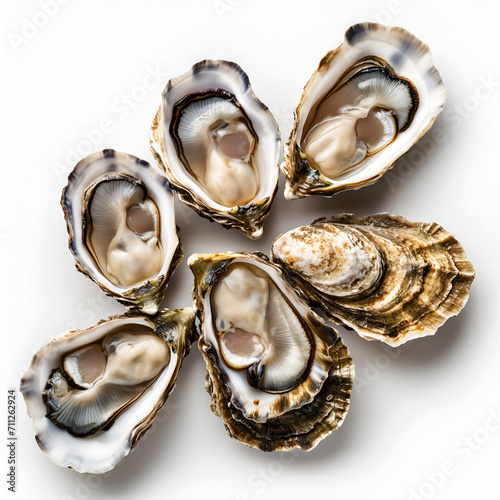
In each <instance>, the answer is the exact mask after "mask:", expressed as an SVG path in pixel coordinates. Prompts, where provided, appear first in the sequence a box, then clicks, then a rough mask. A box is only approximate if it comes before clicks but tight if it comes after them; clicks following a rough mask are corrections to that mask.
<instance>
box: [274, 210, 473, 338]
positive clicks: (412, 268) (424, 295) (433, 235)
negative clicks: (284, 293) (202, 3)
mask: <svg viewBox="0 0 500 500" xmlns="http://www.w3.org/2000/svg"><path fill="white" fill-rule="evenodd" d="M271 255H272V259H273V261H274V262H276V263H277V264H279V265H280V266H282V267H283V268H284V269H285V270H286V273H287V274H288V277H289V278H290V279H291V280H292V281H293V282H295V283H296V284H297V286H299V287H300V288H301V290H302V291H303V293H305V295H306V296H307V297H308V298H309V299H310V300H311V301H312V302H314V303H319V304H320V305H321V307H322V308H323V309H324V310H325V312H326V314H327V315H328V316H329V318H330V319H332V320H333V321H335V322H337V323H339V324H343V325H344V326H347V327H348V328H352V329H354V330H356V332H358V333H359V335H361V336H362V337H364V338H366V339H368V340H373V339H377V340H381V341H382V342H385V343H387V344H389V345H391V346H398V345H400V344H403V343H405V342H407V341H408V340H411V339H414V338H419V337H424V336H426V335H433V334H434V333H435V332H436V330H437V329H438V328H439V327H440V326H441V325H442V324H443V323H444V322H445V321H446V320H447V319H448V318H449V317H450V316H454V315H456V314H458V313H459V312H460V311H461V309H462V308H463V307H464V305H465V303H466V302H467V299H468V297H469V287H470V285H471V283H472V281H473V279H474V269H473V267H472V265H471V263H470V262H469V261H468V260H467V257H466V255H465V252H464V250H463V248H462V246H461V245H460V243H459V242H458V241H457V240H456V239H455V238H454V237H453V236H452V235H451V234H450V233H448V232H447V231H445V230H444V229H443V228H442V227H441V226H439V225H438V224H436V223H424V222H416V223H413V222H410V221H408V220H406V219H405V218H403V217H401V216H399V215H391V214H379V215H373V216H369V217H363V218H357V217H355V216H354V215H351V214H342V215H336V216H333V217H329V218H321V219H318V220H316V221H314V222H313V223H312V224H311V225H309V226H303V227H299V228H296V229H292V230H290V231H288V232H286V233H283V234H281V235H280V236H279V237H278V238H276V239H275V240H274V242H273V245H272V250H271Z"/></svg>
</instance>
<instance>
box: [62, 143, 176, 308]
mask: <svg viewBox="0 0 500 500" xmlns="http://www.w3.org/2000/svg"><path fill="white" fill-rule="evenodd" d="M122 186H125V188H122ZM61 205H62V208H63V211H64V217H65V219H66V226H67V229H68V235H69V249H70V250H71V253H72V254H73V256H74V257H75V260H76V268H77V269H78V270H79V271H80V272H82V273H83V274H85V275H87V276H88V277H89V278H91V279H92V280H93V281H95V282H96V283H97V284H98V285H99V286H100V287H101V288H102V289H103V290H104V292H105V293H106V294H108V295H111V296H113V297H115V298H116V299H117V300H118V301H119V302H121V303H122V304H124V305H125V306H127V307H132V308H134V309H135V308H137V309H140V310H141V311H142V312H145V313H147V314H154V313H155V312H156V311H157V310H158V304H159V303H160V301H161V299H162V298H163V294H164V291H165V288H166V286H167V282H168V280H169V278H170V275H171V274H172V272H173V271H174V270H175V268H176V267H177V265H178V264H179V262H180V261H181V260H182V257H183V253H182V249H181V245H180V241H179V239H178V237H177V228H176V225H175V212H174V198H173V195H172V193H171V191H170V186H169V183H168V180H167V178H166V177H165V176H163V175H162V174H161V173H160V172H158V171H157V170H155V169H153V168H151V166H150V165H149V164H148V163H147V162H146V161H144V160H140V159H139V158H136V157H135V156H132V155H129V154H126V153H118V152H116V151H113V150H111V149H106V150H104V151H101V152H98V153H94V154H91V155H89V156H87V157H86V158H84V159H83V160H81V161H80V162H79V163H78V164H77V165H76V167H75V168H74V170H73V171H72V172H71V174H70V175H69V178H68V184H67V186H66V187H65V188H64V190H63V193H62V198H61ZM94 207H95V208H94ZM137 207H139V208H138V211H139V212H142V213H143V214H148V211H149V212H151V213H150V214H149V215H147V217H149V219H150V220H149V223H150V224H152V225H153V226H154V227H153V226H152V227H147V228H146V229H149V231H144V233H145V234H142V235H138V234H136V233H137V231H133V230H131V229H130V227H129V222H128V221H129V219H128V218H127V217H129V218H130V212H129V209H131V208H132V209H133V208H137ZM153 219H154V221H153ZM97 221H99V223H98V222H97ZM101 233H103V234H105V238H107V240H106V239H105V238H102V239H103V241H104V243H102V244H100V245H98V244H97V243H95V242H94V240H93V238H94V237H95V238H97V237H98V235H100V234H101ZM99 237H100V236H99ZM148 238H149V239H148ZM143 239H144V240H146V241H144V242H143ZM108 240H109V241H108ZM153 240H154V241H156V245H155V249H154V250H151V245H149V243H152V242H153ZM94 243H95V244H94ZM100 247H102V248H100ZM111 255H113V259H114V260H113V261H111V257H110V256H111ZM106 261H107V262H106ZM111 264H113V266H111ZM116 269H119V270H120V272H122V273H123V274H124V275H125V280H128V281H123V282H120V281H117V280H116V278H115V276H116V274H117V273H116V271H115V270H116ZM145 269H146V270H147V271H148V274H146V275H143V274H141V273H143V272H144V270H145Z"/></svg>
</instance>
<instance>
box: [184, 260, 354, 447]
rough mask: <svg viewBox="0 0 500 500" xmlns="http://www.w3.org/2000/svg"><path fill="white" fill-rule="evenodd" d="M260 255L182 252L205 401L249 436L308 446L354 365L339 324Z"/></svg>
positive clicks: (339, 414)
mask: <svg viewBox="0 0 500 500" xmlns="http://www.w3.org/2000/svg"><path fill="white" fill-rule="evenodd" d="M259 255H260V256H259ZM259 255H257V254H247V253H232V252H226V253H220V254H194V255H192V256H191V257H190V259H189V262H188V264H189V266H190V267H191V270H192V271H193V274H194V276H195V287H194V290H193V295H194V299H195V305H196V307H197V309H198V315H199V317H200V319H201V329H202V332H201V336H200V339H199V343H198V346H199V348H200V351H201V353H202V355H203V357H204V358H205V361H206V364H207V377H206V389H207V391H208V393H209V394H210V396H211V402H210V406H211V409H212V412H213V413H214V414H215V415H217V416H220V417H221V419H222V420H223V422H224V425H225V427H226V430H227V432H228V434H229V435H230V436H231V437H233V438H235V439H237V440H239V441H241V442H242V443H244V444H246V445H248V446H251V447H254V448H259V449H261V450H263V451H273V450H291V449H293V448H296V447H299V448H301V449H303V450H310V449H312V448H314V447H315V446H316V445H317V444H318V442H319V441H320V440H321V439H323V438H324V437H325V436H327V435H328V434H330V433H331V432H332V431H333V430H335V429H337V428H338V427H339V426H340V425H341V424H342V422H343V420H344V418H345V415H346V413H347V410H348V408H349V400H350V393H351V388H352V382H353V377H354V366H353V363H352V360H351V358H350V357H349V353H348V351H347V348H346V347H345V345H344V344H343V343H342V340H341V339H340V337H339V336H338V333H337V332H336V331H335V330H334V329H332V328H330V327H328V326H326V325H325V323H324V322H323V321H322V320H321V319H320V318H319V317H318V316H317V315H316V314H315V313H314V312H313V311H312V310H311V309H309V308H308V307H307V305H306V303H305V302H303V301H302V300H301V299H300V298H299V296H298V295H297V294H296V293H295V291H294V290H293V289H292V288H291V287H290V285H289V284H287V283H286V282H285V281H284V280H283V278H282V276H281V272H280V270H279V269H278V268H277V267H276V266H274V265H272V264H271V263H269V262H268V260H264V259H265V256H264V255H263V254H259ZM261 257H262V258H261Z"/></svg>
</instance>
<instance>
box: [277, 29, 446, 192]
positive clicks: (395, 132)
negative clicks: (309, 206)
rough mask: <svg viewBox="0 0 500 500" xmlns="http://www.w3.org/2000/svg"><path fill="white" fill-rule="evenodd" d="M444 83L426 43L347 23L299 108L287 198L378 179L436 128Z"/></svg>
mask: <svg viewBox="0 0 500 500" xmlns="http://www.w3.org/2000/svg"><path fill="white" fill-rule="evenodd" d="M445 100H446V88H445V86H444V84H443V82H442V80H441V77H440V75H439V73H438V71H437V70H436V68H435V67H434V65H433V63H432V58H431V54H430V51H429V48H428V46H427V45H425V44H424V43H422V42H421V41H420V40H419V39H418V38H416V37H415V36H413V35H412V34H411V33H409V32H408V31H406V30H404V29H403V28H389V27H387V26H382V25H380V24H375V23H362V24H356V25H354V26H352V27H351V28H349V29H348V30H347V32H346V34H345V40H344V43H343V44H342V45H340V47H338V48H337V49H335V50H333V51H331V52H329V53H328V54H326V56H325V57H324V58H323V59H322V60H321V62H320V64H319V67H318V69H317V70H316V71H315V73H314V74H313V75H312V76H311V78H310V80H309V82H308V83H307V85H306V86H305V87H304V91H303V94H302V97H301V99H300V102H299V104H298V106H297V108H296V110H295V121H294V125H293V129H292V132H291V135H290V139H289V141H288V142H287V144H286V146H285V160H284V162H283V163H282V165H281V170H282V172H283V174H284V175H285V177H286V179H287V183H286V188H285V198H286V199H288V200H291V199H294V198H302V197H304V196H310V195H313V194H319V195H323V196H332V195H333V194H335V193H338V192H340V191H344V190H346V189H358V188H360V187H363V186H366V185H369V184H372V183H374V182H375V181H376V180H378V179H379V178H380V177H381V176H382V175H383V174H384V172H385V171H386V170H388V169H389V168H391V167H392V165H393V164H394V162H395V161H396V160H397V159H398V158H399V157H400V156H401V155H402V154H404V153H405V152H406V151H408V149H409V148H410V147H411V146H412V145H413V144H414V143H415V142H416V141H417V140H418V139H419V138H420V137H421V136H422V135H423V134H424V133H425V132H426V131H427V130H428V129H429V128H430V127H431V125H432V124H433V123H434V120H435V119H436V117H437V115H438V114H439V113H440V112H441V110H442V108H443V106H444V102H445Z"/></svg>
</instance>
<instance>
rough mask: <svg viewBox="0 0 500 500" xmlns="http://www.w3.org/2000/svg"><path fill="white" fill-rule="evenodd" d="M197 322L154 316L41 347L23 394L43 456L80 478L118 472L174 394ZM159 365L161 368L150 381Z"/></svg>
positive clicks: (190, 314)
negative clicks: (83, 474) (150, 366)
mask: <svg viewBox="0 0 500 500" xmlns="http://www.w3.org/2000/svg"><path fill="white" fill-rule="evenodd" d="M194 318H195V312H194V310H193V309H192V308H185V309H177V310H172V311H168V310H163V311H161V312H159V313H157V314H156V315H155V316H139V315H134V314H131V313H129V314H126V315H123V316H114V317H111V318H109V319H108V320H103V321H101V322H99V323H98V324H97V325H95V326H93V327H91V328H87V329H85V330H76V331H71V332H65V333H63V334H61V335H60V336H58V337H56V338H55V339H54V340H52V341H51V342H50V343H48V344H46V345H45V346H44V347H42V348H41V349H40V350H39V351H38V352H37V353H36V354H35V355H34V357H33V359H32V362H31V365H30V368H29V369H28V371H27V372H26V374H25V375H24V377H23V378H22V380H21V388H20V390H21V392H22V394H23V396H24V399H25V402H26V406H27V410H28V414H29V415H30V417H31V418H32V420H33V426H34V428H35V433H36V441H37V443H38V445H39V447H40V448H41V449H42V451H44V452H45V453H46V454H47V455H48V457H49V458H50V459H51V460H52V461H53V462H54V463H55V464H57V465H60V466H62V467H69V468H72V469H75V470H76V471H78V472H90V473H95V474H101V473H104V472H107V471H109V470H110V469H112V468H113V467H114V466H115V465H116V464H117V463H118V462H119V461H120V460H122V459H123V458H124V457H125V456H126V455H128V454H129V453H130V452H131V450H132V449H133V448H134V447H135V446H136V445H137V443H138V441H139V439H140V438H141V437H142V436H143V435H144V433H145V432H146V431H147V430H148V429H149V427H150V426H151V424H152V423H153V420H154V417H155V416H156V414H157V413H158V411H159V410H160V409H161V408H162V407H163V405H164V404H165V401H166V400H167V398H168V396H169V394H170V393H171V392H172V390H173V389H174V387H175V384H176V380H177V375H178V373H179V370H180V367H181V363H182V360H183V358H184V357H185V356H186V355H187V354H188V353H189V350H190V347H191V342H192V341H193V340H194V338H195V331H194ZM136 339H137V344H136V345H134V342H135V341H136ZM144 340H146V341H147V342H150V341H152V343H153V344H154V346H153V347H155V349H151V347H152V346H151V345H148V344H144ZM119 341H121V344H120V343H119ZM106 347H107V352H104V354H103V351H104V349H105V348H106ZM110 347H112V348H110ZM92 351H95V352H92ZM96 352H97V355H96ZM89 353H90V354H89ZM99 356H101V357H103V363H104V368H103V369H102V368H101V366H100V365H101V360H100V359H99ZM78 358H80V359H78ZM158 358H161V360H160V362H161V365H160V366H159V367H158V368H154V367H153V368H154V371H153V372H151V374H148V373H146V370H145V367H147V366H148V364H151V363H156V362H157V360H158ZM106 377H108V378H107V379H106V380H105V378H106ZM85 379H86V380H85ZM82 380H83V383H81V382H82ZM137 385H139V387H138V389H137V390H136V386H137ZM128 394H129V396H128ZM111 407H112V408H111ZM84 420H85V421H86V423H85V425H83V424H82V422H83V421H84ZM97 424H98V426H97Z"/></svg>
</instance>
